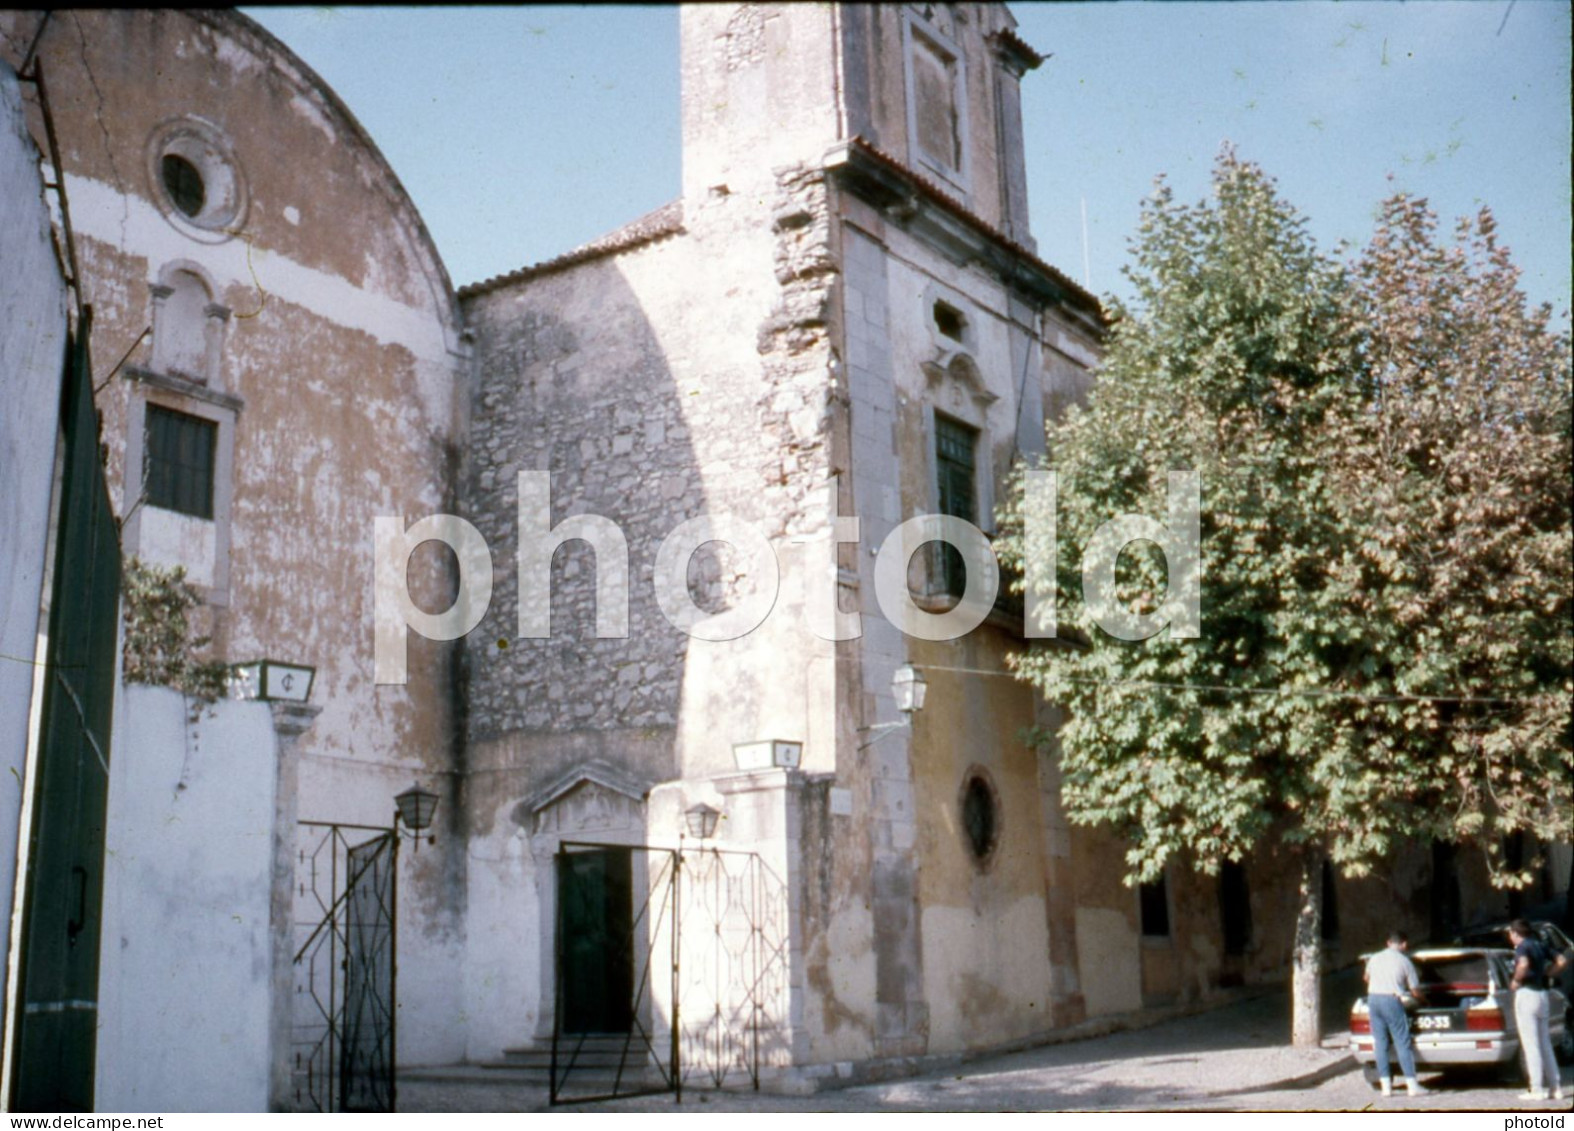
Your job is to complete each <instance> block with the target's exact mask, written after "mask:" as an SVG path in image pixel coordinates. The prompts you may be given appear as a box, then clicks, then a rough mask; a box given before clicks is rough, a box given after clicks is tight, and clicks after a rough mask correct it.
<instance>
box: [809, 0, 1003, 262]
mask: <svg viewBox="0 0 1574 1131" xmlns="http://www.w3.org/2000/svg"><path fill="white" fill-rule="evenodd" d="M922 7H929V8H931V9H934V11H933V12H932V13H931V18H930V19H928V20H924V19H922V18H921V17H916V16H915V15H914V14H913V11H912V10H913V9H917V8H922ZM835 18H836V20H837V21H838V23H839V26H840V32H841V34H840V39H841V45H842V46H841V59H840V64H841V66H840V70H839V73H838V76H837V77H838V80H839V82H840V83H841V85H842V89H843V90H845V92H846V94H845V99H844V102H845V106H846V110H845V117H846V132H847V134H848V135H852V136H861V137H863V138H865V139H867V140H868V141H870V142H871V143H872V144H874V145H875V146H877V147H878V148H879V149H881V150H883V151H884V152H886V153H888V154H890V155H891V156H893V157H895V158H896V159H897V160H899V161H901V162H903V163H904V164H906V165H907V166H908V167H909V168H912V169H915V170H919V171H921V172H923V173H924V175H925V176H926V177H927V178H928V179H930V180H931V181H934V182H936V183H938V184H940V185H941V187H942V188H943V189H944V190H945V191H946V192H948V193H949V194H950V195H952V196H953V197H954V198H955V199H957V200H959V201H960V202H962V203H963V204H965V205H966V206H967V207H968V208H969V209H970V210H972V211H973V212H974V213H975V214H977V215H978V216H980V217H982V218H983V219H984V220H985V221H987V222H988V223H989V224H990V225H991V226H993V227H995V228H997V229H999V230H1000V231H1003V232H1006V233H1007V234H1009V235H1010V236H1011V237H1012V238H1014V239H1016V240H1018V241H1019V242H1021V243H1023V244H1024V245H1025V246H1027V247H1028V248H1029V249H1031V248H1032V247H1033V246H1034V245H1033V242H1032V236H1031V235H1030V234H1029V233H1028V220H1027V182H1026V178H1027V175H1026V169H1025V165H1024V163H1023V153H1022V141H1021V137H1022V135H1021V131H1022V120H1021V106H1020V96H1019V88H1018V79H1017V78H1016V76H1015V75H1014V74H1012V73H1011V72H1010V71H1009V70H1008V69H1007V68H1005V67H1003V66H1002V65H1001V63H1000V61H999V58H998V53H997V51H996V49H995V48H994V46H993V45H992V43H991V41H990V37H992V36H994V35H996V34H997V33H999V32H1001V31H1003V30H1006V29H1013V28H1015V26H1016V20H1015V19H1014V18H1013V17H1012V15H1011V13H1010V12H1009V11H1008V10H1007V9H1006V7H1005V5H1003V4H947V5H927V6H926V5H898V4H867V5H864V4H849V5H845V6H842V7H840V8H839V9H838V11H837V12H836V16H835ZM915 20H916V26H919V27H923V28H928V29H930V30H931V31H933V32H934V33H936V34H937V35H938V36H940V37H942V38H943V39H944V40H945V41H946V42H947V43H948V44H949V46H950V47H952V48H955V49H956V52H957V57H958V63H959V68H958V69H959V72H960V74H961V76H962V81H961V82H960V83H958V85H957V90H958V94H959V97H958V98H957V103H956V108H957V110H958V112H959V118H960V129H961V134H962V143H963V146H964V148H965V151H966V156H965V166H966V169H965V175H963V176H960V177H957V178H956V179H948V178H946V177H944V176H943V175H941V174H940V173H938V172H936V171H934V170H932V169H925V168H924V167H923V165H922V164H921V163H920V161H919V160H918V157H917V152H916V149H915V144H914V138H913V132H912V130H911V129H910V128H909V91H908V85H909V82H910V79H911V72H910V70H909V68H908V66H907V63H906V54H907V46H906V43H907V38H908V36H909V35H910V34H911V33H910V32H908V33H905V34H904V27H903V25H904V22H908V23H911V22H914V21H915Z"/></svg>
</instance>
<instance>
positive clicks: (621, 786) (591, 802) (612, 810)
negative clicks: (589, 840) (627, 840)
mask: <svg viewBox="0 0 1574 1131" xmlns="http://www.w3.org/2000/svg"><path fill="white" fill-rule="evenodd" d="M514 815H515V817H514V819H515V820H516V821H518V822H519V823H520V824H522V825H525V826H526V827H527V828H529V829H530V831H531V832H532V833H536V834H540V833H556V834H558V835H565V836H566V835H569V834H575V835H578V834H584V833H593V832H611V831H624V832H626V831H629V830H634V829H638V830H643V828H644V826H645V790H643V789H641V788H640V786H639V785H638V783H636V782H634V781H632V780H631V779H629V778H628V777H626V776H625V775H623V774H620V773H618V772H617V771H616V770H614V769H611V768H610V767H606V766H598V765H586V766H578V767H575V768H574V769H573V770H571V771H570V772H569V773H567V774H564V775H563V776H562V777H560V778H558V779H557V780H556V781H554V782H552V783H550V784H549V785H547V786H546V787H545V788H543V789H541V790H538V791H537V792H536V793H535V794H533V795H531V796H530V797H529V798H527V799H525V800H524V801H522V802H520V804H519V805H518V806H516V807H515V810H514Z"/></svg>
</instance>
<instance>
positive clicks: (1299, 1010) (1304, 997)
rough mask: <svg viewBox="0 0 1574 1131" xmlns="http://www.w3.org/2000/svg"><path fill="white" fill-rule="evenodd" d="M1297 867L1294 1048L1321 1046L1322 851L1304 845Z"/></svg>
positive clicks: (1291, 991)
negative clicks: (1299, 873) (1297, 905)
mask: <svg viewBox="0 0 1574 1131" xmlns="http://www.w3.org/2000/svg"><path fill="white" fill-rule="evenodd" d="M1297 856H1298V857H1299V859H1300V864H1301V900H1300V908H1299V910H1298V911H1297V912H1296V916H1295V951H1294V954H1293V958H1292V961H1293V964H1294V971H1293V975H1292V979H1291V985H1290V996H1291V1000H1292V1002H1293V1012H1292V1017H1293V1022H1292V1040H1293V1041H1294V1043H1295V1045H1296V1047H1298V1048H1316V1047H1317V1046H1318V1045H1320V1044H1321V1043H1322V1039H1323V1032H1322V999H1323V995H1322V972H1323V849H1322V846H1321V845H1307V846H1305V847H1304V848H1302V850H1301V851H1300V852H1299V853H1297Z"/></svg>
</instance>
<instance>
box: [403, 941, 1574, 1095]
mask: <svg viewBox="0 0 1574 1131" xmlns="http://www.w3.org/2000/svg"><path fill="white" fill-rule="evenodd" d="M1355 987H1356V978H1355V976H1354V974H1353V972H1350V971H1345V972H1343V973H1341V974H1337V975H1333V976H1331V977H1330V978H1328V979H1327V981H1326V983H1325V987H1324V995H1323V996H1324V1010H1323V1014H1324V1025H1323V1030H1324V1034H1325V1037H1324V1041H1323V1045H1324V1047H1322V1048H1317V1049H1296V1048H1290V1047H1288V1045H1287V1043H1286V1042H1287V1041H1288V1039H1289V1032H1290V1023H1289V1016H1290V1007H1289V1000H1288V997H1287V995H1286V994H1284V993H1282V992H1271V993H1265V994H1262V995H1260V996H1256V997H1253V998H1250V999H1247V1000H1243V1001H1238V1002H1236V1003H1233V1004H1231V1005H1228V1006H1226V1007H1224V1008H1221V1009H1217V1010H1213V1011H1211V1012H1208V1013H1203V1014H1197V1015H1194V1016H1191V1017H1185V1018H1180V1019H1177V1020H1172V1021H1167V1022H1163V1023H1161V1024H1158V1025H1153V1026H1150V1027H1148V1028H1144V1029H1137V1030H1131V1031H1127V1032H1123V1033H1115V1034H1111V1035H1109V1036H1104V1037H1096V1038H1091V1039H1088V1040H1081V1041H1071V1042H1067V1043H1064V1044H1058V1045H1050V1046H1047V1047H1043V1048H1037V1049H1030V1050H1027V1051H1025V1052H1019V1053H1012V1054H1009V1055H1004V1056H995V1057H987V1058H982V1059H979V1060H973V1061H968V1062H966V1063H964V1064H961V1065H960V1066H958V1067H956V1068H954V1069H952V1070H951V1071H948V1072H944V1073H934V1074H930V1075H925V1076H915V1077H911V1078H907V1079H902V1080H894V1081H887V1082H883V1083H878V1084H865V1085H860V1086H857V1087H851V1088H844V1089H840V1090H836V1091H828V1092H821V1093H820V1094H818V1095H814V1096H807V1097H796V1096H776V1095H768V1094H756V1093H744V1092H706V1091H699V1090H692V1089H691V1090H689V1091H686V1092H685V1095H684V1101H683V1102H684V1105H685V1106H688V1105H691V1104H692V1105H694V1106H695V1107H698V1108H702V1109H704V1110H710V1111H737V1112H747V1111H800V1112H814V1111H1151V1110H1221V1111H1253V1110H1278V1111H1286V1110H1300V1111H1349V1110H1360V1109H1365V1108H1371V1109H1374V1110H1384V1109H1394V1110H1402V1109H1410V1108H1424V1109H1432V1110H1459V1109H1480V1110H1501V1109H1504V1108H1523V1109H1525V1110H1552V1109H1553V1108H1554V1105H1552V1104H1550V1103H1543V1104H1534V1103H1530V1102H1526V1101H1521V1100H1520V1099H1519V1098H1518V1096H1519V1094H1520V1093H1521V1092H1523V1091H1524V1083H1523V1081H1522V1080H1521V1081H1518V1082H1517V1083H1514V1084H1509V1083H1506V1082H1500V1081H1497V1080H1494V1079H1493V1078H1491V1077H1482V1078H1477V1079H1471V1080H1453V1079H1449V1080H1443V1079H1441V1078H1428V1077H1425V1076H1423V1082H1424V1083H1426V1082H1429V1081H1430V1082H1431V1084H1432V1086H1433V1089H1434V1090H1433V1093H1432V1094H1431V1095H1429V1096H1424V1097H1421V1098H1418V1099H1414V1100H1412V1099H1408V1098H1406V1097H1403V1096H1396V1097H1394V1098H1392V1099H1383V1098H1382V1097H1380V1096H1378V1095H1377V1093H1376V1092H1374V1091H1373V1090H1372V1088H1371V1087H1369V1086H1368V1085H1367V1083H1366V1082H1365V1080H1363V1079H1362V1077H1361V1074H1360V1073H1359V1072H1358V1071H1357V1070H1356V1066H1355V1062H1354V1061H1353V1060H1351V1059H1350V1057H1349V1055H1348V1054H1347V1052H1346V1050H1345V1048H1344V1043H1345V1029H1344V1026H1345V1019H1346V1017H1347V1016H1348V1012H1347V1011H1348V1009H1349V1004H1350V1001H1351V998H1352V997H1353V996H1354V994H1355V992H1356V989H1355ZM418 1075H421V1076H424V1075H426V1074H424V1073H423V1074H418ZM434 1075H440V1074H434ZM465 1075H468V1076H471V1077H474V1079H472V1080H459V1079H422V1078H415V1079H412V1078H405V1079H402V1080H401V1082H400V1091H399V1100H400V1108H401V1110H405V1111H425V1112H438V1111H539V1110H544V1109H545V1108H546V1106H547V1096H546V1092H545V1089H543V1088H532V1087H525V1086H520V1085H511V1084H501V1083H495V1082H491V1081H490V1080H489V1079H488V1077H487V1075H486V1073H485V1071H484V1070H471V1071H470V1072H469V1073H467V1074H465ZM1563 1081H1564V1090H1565V1092H1568V1091H1570V1090H1571V1089H1574V1073H1571V1071H1570V1069H1568V1068H1564V1069H1563ZM672 1106H673V1100H672V1097H671V1096H665V1097H644V1098H640V1099H630V1100H615V1101H608V1102H602V1103H593V1104H587V1105H584V1106H583V1107H576V1108H572V1109H569V1110H587V1111H667V1110H670V1109H671V1108H672ZM1562 1107H1567V1105H1566V1104H1565V1105H1562Z"/></svg>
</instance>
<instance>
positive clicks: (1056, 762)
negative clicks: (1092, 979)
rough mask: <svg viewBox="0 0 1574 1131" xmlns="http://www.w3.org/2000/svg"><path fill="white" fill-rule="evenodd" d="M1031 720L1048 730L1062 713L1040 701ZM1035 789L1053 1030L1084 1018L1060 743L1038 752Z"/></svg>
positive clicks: (1052, 729) (1051, 731)
mask: <svg viewBox="0 0 1574 1131" xmlns="http://www.w3.org/2000/svg"><path fill="white" fill-rule="evenodd" d="M1035 714H1036V715H1037V718H1036V719H1035V722H1036V723H1037V724H1038V726H1039V727H1040V728H1041V729H1042V730H1043V731H1044V732H1045V733H1047V734H1054V733H1056V731H1058V729H1059V727H1060V724H1061V712H1060V710H1059V709H1058V708H1056V707H1051V706H1049V705H1048V704H1046V703H1044V702H1043V701H1042V700H1040V701H1038V703H1037V704H1036V706H1035ZM1038 788H1039V800H1040V803H1041V806H1042V812H1043V822H1044V865H1045V881H1046V882H1045V885H1044V888H1045V890H1044V917H1045V919H1046V927H1047V929H1048V933H1049V992H1050V999H1049V1023H1050V1024H1051V1025H1052V1026H1054V1027H1055V1028H1057V1029H1060V1028H1065V1027H1066V1026H1068V1025H1075V1024H1077V1023H1078V1022H1080V1021H1083V1020H1085V1019H1086V1018H1087V1004H1086V1002H1085V1001H1084V999H1083V996H1082V984H1081V979H1080V978H1079V977H1078V974H1077V969H1078V967H1077V888H1076V875H1075V873H1074V872H1073V870H1072V857H1071V826H1070V825H1069V824H1068V823H1067V821H1066V813H1065V810H1064V808H1063V807H1062V806H1061V803H1060V744H1059V742H1058V741H1055V740H1051V742H1050V745H1049V747H1048V748H1047V749H1044V750H1040V751H1039V755H1038Z"/></svg>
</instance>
